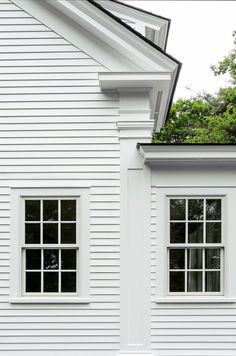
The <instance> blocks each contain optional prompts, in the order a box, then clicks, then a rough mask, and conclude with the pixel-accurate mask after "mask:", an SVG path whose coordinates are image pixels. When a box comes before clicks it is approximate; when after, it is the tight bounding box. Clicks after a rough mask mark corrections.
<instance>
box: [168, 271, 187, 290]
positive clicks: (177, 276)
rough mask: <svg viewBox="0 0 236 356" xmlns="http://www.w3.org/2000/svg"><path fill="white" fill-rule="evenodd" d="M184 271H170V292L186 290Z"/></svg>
mask: <svg viewBox="0 0 236 356" xmlns="http://www.w3.org/2000/svg"><path fill="white" fill-rule="evenodd" d="M184 281H185V273H184V272H170V292H184V288H185V287H184V286H185V282H184Z"/></svg>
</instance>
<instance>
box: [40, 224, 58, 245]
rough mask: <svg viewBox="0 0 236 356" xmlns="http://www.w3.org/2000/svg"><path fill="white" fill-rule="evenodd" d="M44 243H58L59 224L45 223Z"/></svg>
mask: <svg viewBox="0 0 236 356" xmlns="http://www.w3.org/2000/svg"><path fill="white" fill-rule="evenodd" d="M43 243H44V244H57V243H58V224H43Z"/></svg>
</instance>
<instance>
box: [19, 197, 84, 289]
mask: <svg viewBox="0 0 236 356" xmlns="http://www.w3.org/2000/svg"><path fill="white" fill-rule="evenodd" d="M77 206H78V199H71V198H69V199H68V198H67V199H65V198H62V199H55V198H44V199H38V198H37V199H24V211H25V213H24V216H25V221H24V241H23V244H22V256H23V266H24V271H23V285H24V290H23V291H24V293H26V294H28V293H30V294H32V293H50V294H52V293H56V294H57V293H68V294H74V293H75V294H76V293H78V282H77V281H78V273H77V265H78V258H79V244H78V219H77V216H78V213H77Z"/></svg>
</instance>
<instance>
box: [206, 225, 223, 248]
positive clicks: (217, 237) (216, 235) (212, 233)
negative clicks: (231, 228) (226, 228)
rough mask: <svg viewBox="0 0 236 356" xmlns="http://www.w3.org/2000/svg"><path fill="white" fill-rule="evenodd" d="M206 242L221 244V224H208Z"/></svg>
mask: <svg viewBox="0 0 236 356" xmlns="http://www.w3.org/2000/svg"><path fill="white" fill-rule="evenodd" d="M206 242H207V243H213V244H217V243H221V223H218V222H217V223H214V222H211V223H206Z"/></svg>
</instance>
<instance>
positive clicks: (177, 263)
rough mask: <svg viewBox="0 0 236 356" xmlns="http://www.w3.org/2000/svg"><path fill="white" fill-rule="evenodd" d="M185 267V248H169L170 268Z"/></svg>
mask: <svg viewBox="0 0 236 356" xmlns="http://www.w3.org/2000/svg"><path fill="white" fill-rule="evenodd" d="M184 268H185V250H184V249H176V250H173V249H171V250H170V269H184Z"/></svg>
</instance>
